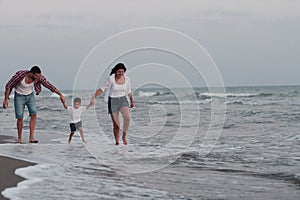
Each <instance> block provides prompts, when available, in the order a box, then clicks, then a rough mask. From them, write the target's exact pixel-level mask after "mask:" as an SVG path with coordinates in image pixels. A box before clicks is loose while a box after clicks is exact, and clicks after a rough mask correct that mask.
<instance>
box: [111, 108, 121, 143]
mask: <svg viewBox="0 0 300 200" xmlns="http://www.w3.org/2000/svg"><path fill="white" fill-rule="evenodd" d="M110 116H111V120H112V122H113V126H114V128H113V131H114V136H115V140H116V145H119V138H120V119H119V113H118V112H115V113H112V114H111V115H110Z"/></svg>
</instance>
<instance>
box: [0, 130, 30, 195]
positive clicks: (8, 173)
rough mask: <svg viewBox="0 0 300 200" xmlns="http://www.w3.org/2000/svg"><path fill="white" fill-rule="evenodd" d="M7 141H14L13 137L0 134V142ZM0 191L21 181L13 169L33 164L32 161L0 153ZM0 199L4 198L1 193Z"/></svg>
mask: <svg viewBox="0 0 300 200" xmlns="http://www.w3.org/2000/svg"><path fill="white" fill-rule="evenodd" d="M7 141H14V137H10V136H1V135H0V144H4V143H9V142H7ZM0 163H1V170H0V177H1V179H0V191H1V192H2V191H3V190H4V189H5V188H9V187H15V186H16V185H17V184H18V182H20V181H23V180H24V179H23V178H21V177H20V176H17V175H15V170H16V169H18V168H22V167H27V166H31V165H34V163H31V162H27V161H23V160H18V159H14V158H9V157H5V156H1V155H0ZM0 199H5V198H4V197H3V196H2V194H0Z"/></svg>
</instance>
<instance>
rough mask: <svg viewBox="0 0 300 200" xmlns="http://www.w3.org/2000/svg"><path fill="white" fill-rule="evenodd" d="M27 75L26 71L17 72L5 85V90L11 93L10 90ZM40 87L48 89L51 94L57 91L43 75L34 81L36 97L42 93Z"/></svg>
mask: <svg viewBox="0 0 300 200" xmlns="http://www.w3.org/2000/svg"><path fill="white" fill-rule="evenodd" d="M28 73H29V71H28V70H20V71H17V72H16V74H15V75H14V76H13V77H11V79H10V80H9V81H8V82H7V83H6V86H5V88H6V89H9V90H10V92H11V91H12V89H13V88H14V87H16V85H17V84H18V83H20V82H21V81H22V80H23V78H24V77H25V76H26V74H28ZM42 85H43V86H44V87H46V88H48V89H49V90H50V91H51V92H55V91H56V90H57V89H56V87H54V86H53V85H52V84H51V83H50V82H49V81H47V80H46V78H45V77H44V76H43V75H41V76H40V78H39V79H36V80H34V90H35V92H36V95H38V94H39V93H40V92H41V91H42Z"/></svg>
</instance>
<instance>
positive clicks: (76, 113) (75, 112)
mask: <svg viewBox="0 0 300 200" xmlns="http://www.w3.org/2000/svg"><path fill="white" fill-rule="evenodd" d="M68 110H69V111H70V114H71V121H70V123H77V122H79V121H81V119H80V116H81V113H82V112H83V111H86V107H84V106H80V107H79V108H78V109H76V108H74V107H73V106H68Z"/></svg>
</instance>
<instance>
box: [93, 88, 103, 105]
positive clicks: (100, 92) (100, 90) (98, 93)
mask: <svg viewBox="0 0 300 200" xmlns="http://www.w3.org/2000/svg"><path fill="white" fill-rule="evenodd" d="M102 92H103V91H102V89H101V88H100V89H98V90H97V91H96V92H95V94H94V95H93V96H92V98H91V100H90V104H91V105H94V104H95V98H96V97H97V96H99V95H100V94H102Z"/></svg>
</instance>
